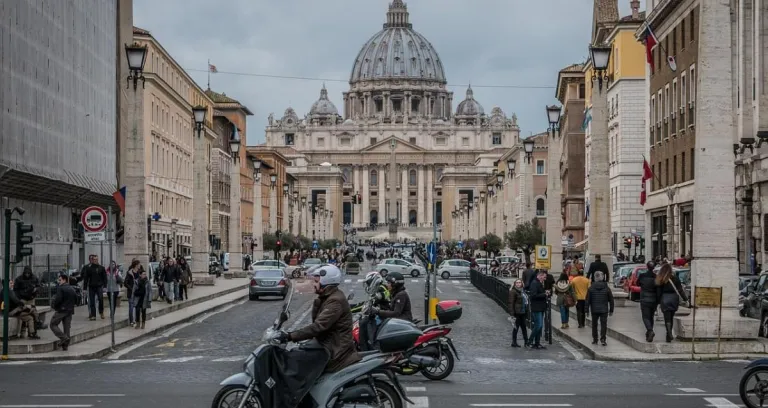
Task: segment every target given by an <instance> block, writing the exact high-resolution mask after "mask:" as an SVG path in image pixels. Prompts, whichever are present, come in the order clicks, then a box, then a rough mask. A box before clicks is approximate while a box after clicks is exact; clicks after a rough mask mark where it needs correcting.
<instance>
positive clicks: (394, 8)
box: [384, 0, 413, 29]
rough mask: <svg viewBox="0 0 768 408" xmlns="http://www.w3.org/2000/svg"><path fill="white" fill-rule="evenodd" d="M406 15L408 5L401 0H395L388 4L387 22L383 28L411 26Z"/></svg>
mask: <svg viewBox="0 0 768 408" xmlns="http://www.w3.org/2000/svg"><path fill="white" fill-rule="evenodd" d="M408 17H409V15H408V6H406V5H405V3H403V0H395V1H393V2H392V3H391V4H390V5H389V11H387V23H386V24H384V28H385V29H386V28H393V27H404V28H413V25H412V24H411V23H410V22H409V21H408Z"/></svg>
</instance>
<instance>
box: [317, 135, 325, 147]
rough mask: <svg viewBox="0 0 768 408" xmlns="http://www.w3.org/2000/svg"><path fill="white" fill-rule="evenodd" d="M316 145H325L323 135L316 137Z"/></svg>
mask: <svg viewBox="0 0 768 408" xmlns="http://www.w3.org/2000/svg"><path fill="white" fill-rule="evenodd" d="M317 147H325V138H324V137H318V138H317Z"/></svg>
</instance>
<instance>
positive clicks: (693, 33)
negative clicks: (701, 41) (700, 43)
mask: <svg viewBox="0 0 768 408" xmlns="http://www.w3.org/2000/svg"><path fill="white" fill-rule="evenodd" d="M695 13H696V9H693V10H691V19H690V23H689V24H688V28H690V29H691V35H690V37H691V42H694V41H696V14H695Z"/></svg>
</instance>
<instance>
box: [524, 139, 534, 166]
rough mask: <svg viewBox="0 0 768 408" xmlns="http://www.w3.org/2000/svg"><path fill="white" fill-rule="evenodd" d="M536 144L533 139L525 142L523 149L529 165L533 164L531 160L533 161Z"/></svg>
mask: <svg viewBox="0 0 768 408" xmlns="http://www.w3.org/2000/svg"><path fill="white" fill-rule="evenodd" d="M534 144H536V142H535V141H534V140H533V138H530V137H529V138H528V139H525V140H523V149H524V150H525V160H526V161H527V162H528V163H531V160H532V159H533V145H534Z"/></svg>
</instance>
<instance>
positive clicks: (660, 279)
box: [656, 264, 690, 343]
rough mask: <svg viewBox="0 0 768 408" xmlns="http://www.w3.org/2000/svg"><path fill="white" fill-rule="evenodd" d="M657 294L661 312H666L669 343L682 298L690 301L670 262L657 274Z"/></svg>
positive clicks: (665, 324) (665, 320) (665, 322)
mask: <svg viewBox="0 0 768 408" xmlns="http://www.w3.org/2000/svg"><path fill="white" fill-rule="evenodd" d="M656 296H657V297H658V299H659V303H660V304H661V312H662V313H663V314H664V326H665V327H666V329H667V343H669V342H671V341H672V340H673V339H674V336H672V324H673V322H674V319H675V313H676V312H677V309H678V308H679V307H680V298H682V299H683V301H685V302H688V298H687V297H686V295H685V291H684V290H683V285H682V284H681V283H680V280H679V279H677V276H676V275H675V274H674V272H673V271H672V266H671V265H670V264H664V265H662V266H661V270H659V274H658V275H656ZM688 307H690V306H688Z"/></svg>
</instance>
